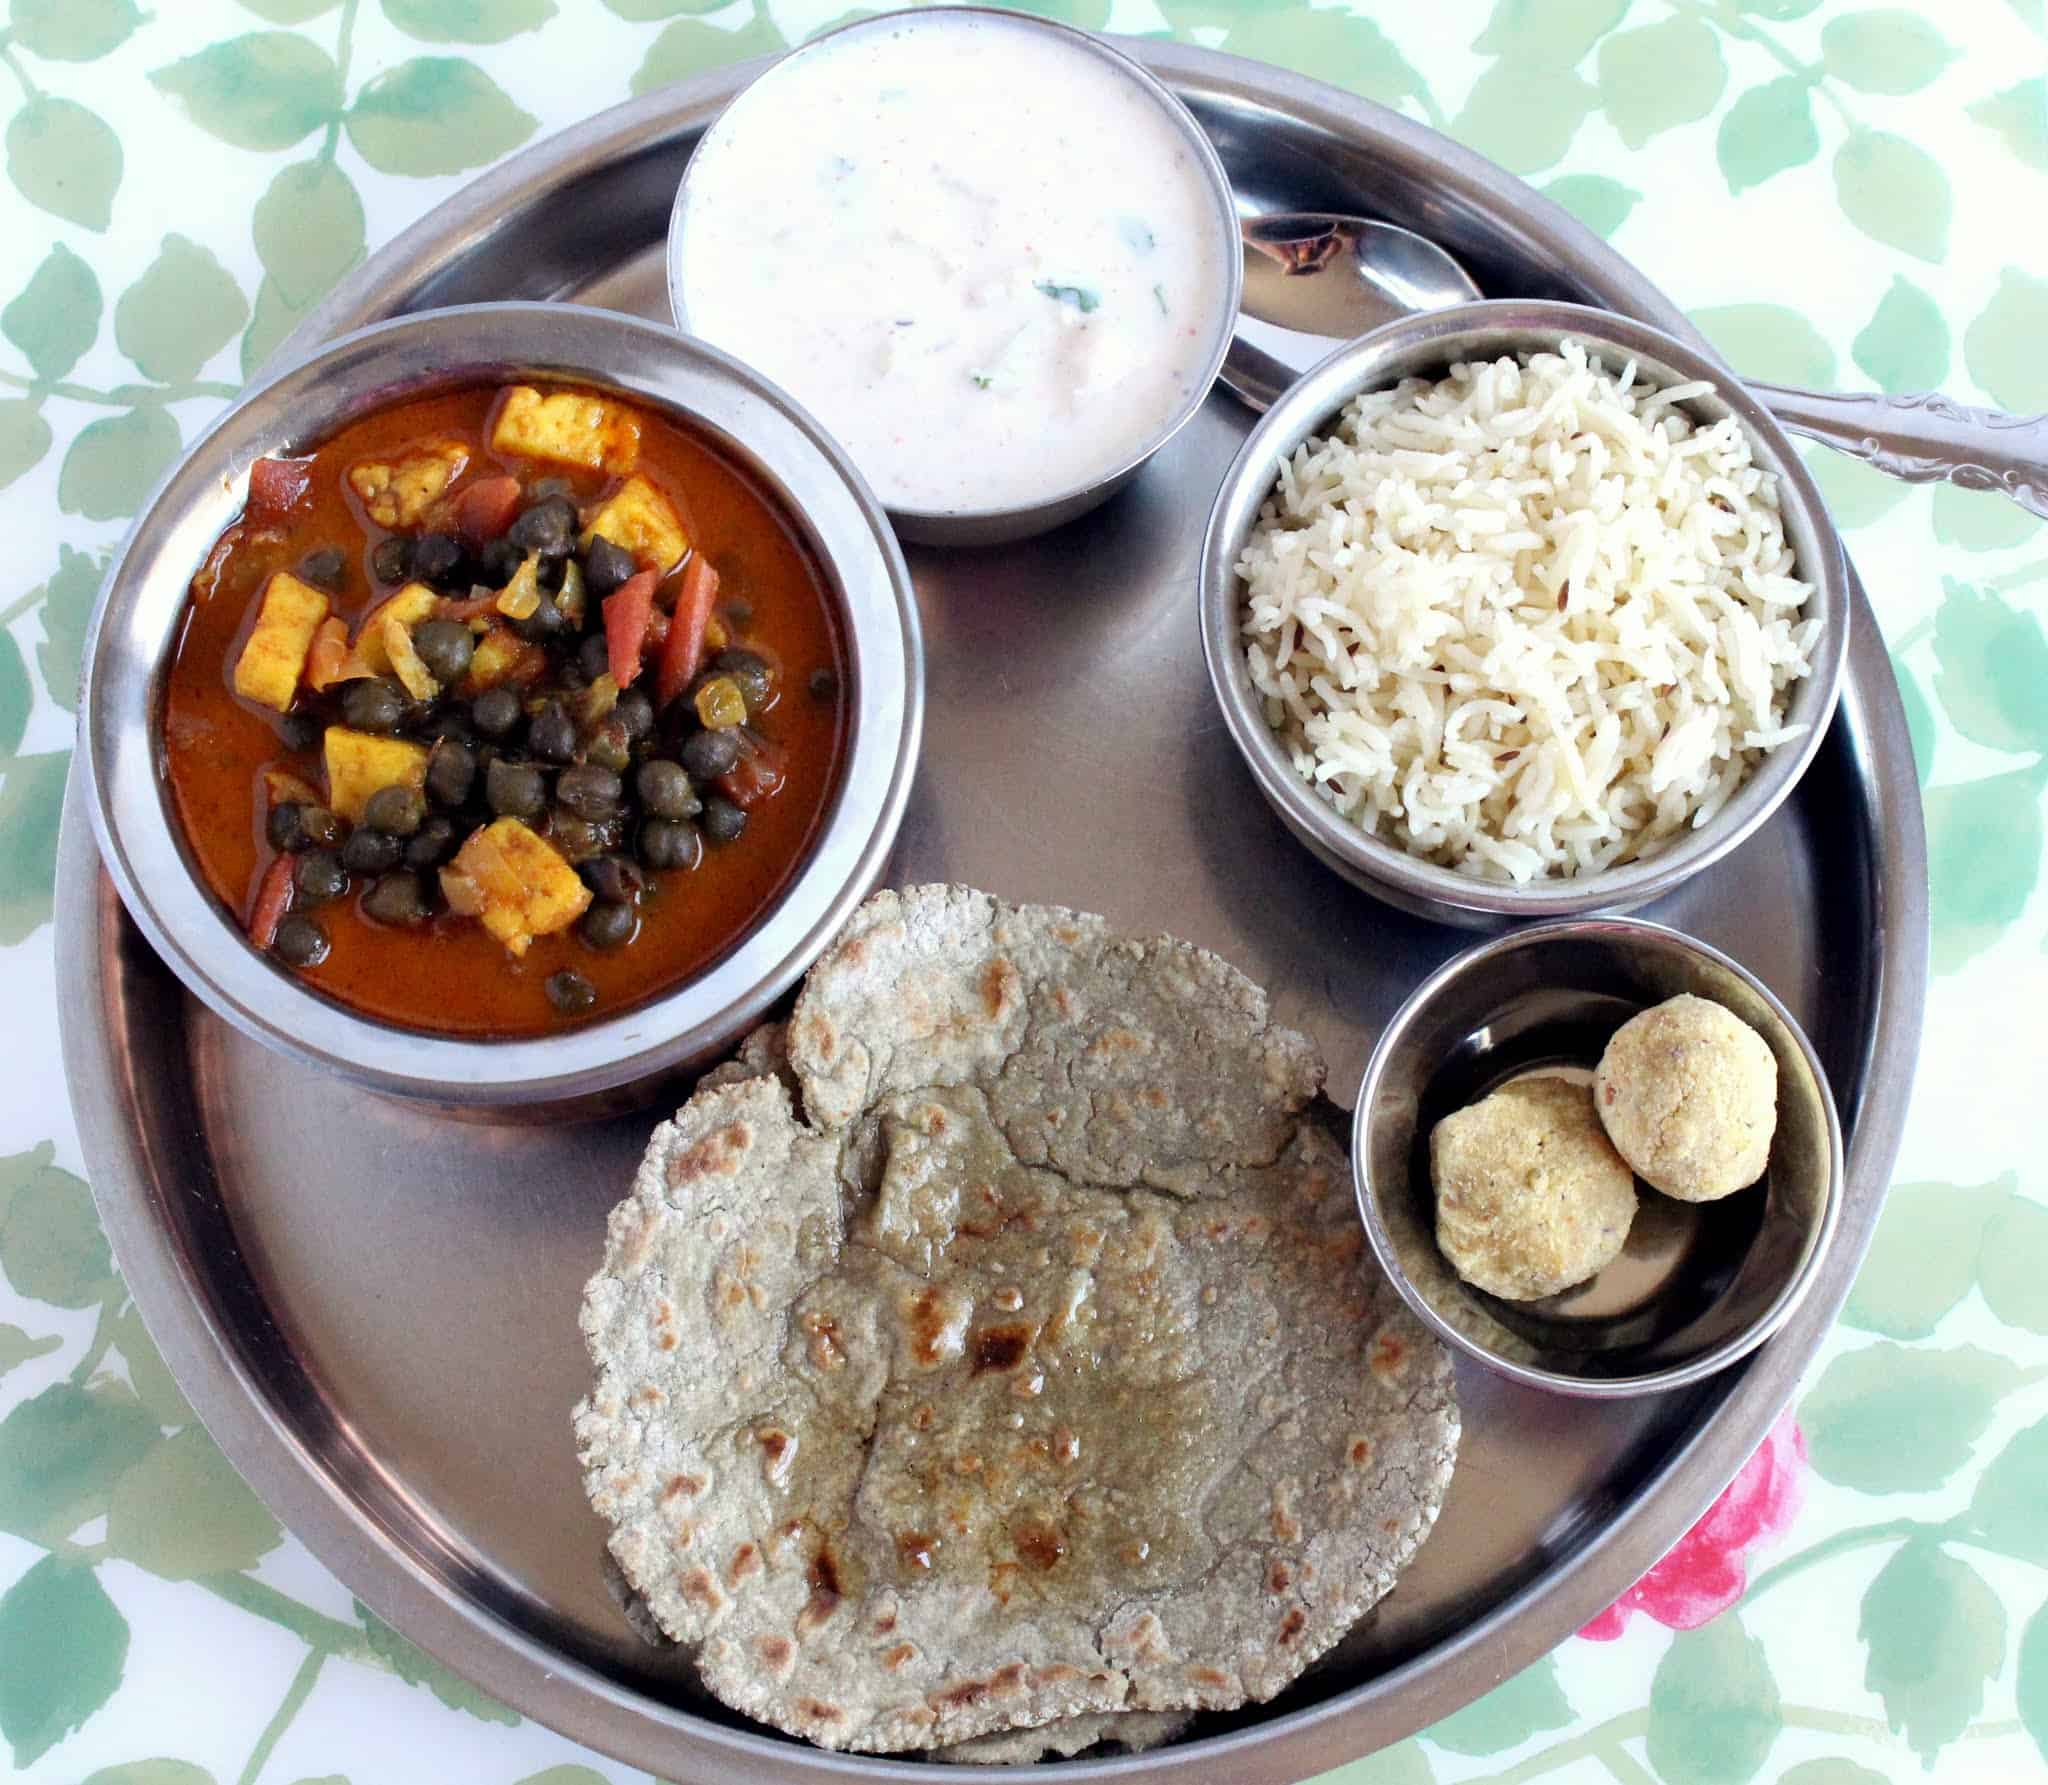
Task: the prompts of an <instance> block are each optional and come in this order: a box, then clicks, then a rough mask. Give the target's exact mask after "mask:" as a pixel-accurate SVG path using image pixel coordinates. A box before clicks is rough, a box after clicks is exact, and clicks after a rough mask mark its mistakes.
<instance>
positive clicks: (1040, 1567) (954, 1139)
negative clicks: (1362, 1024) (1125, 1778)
mask: <svg viewBox="0 0 2048 1785" xmlns="http://www.w3.org/2000/svg"><path fill="white" fill-rule="evenodd" d="M1322 1074H1323V1069H1322V1065H1321V1062H1320V1061H1319V1060H1318V1059H1317V1057H1316V1054H1315V1052H1314V1049H1313V1048H1312V1047H1311V1045H1310V1044H1309V1042H1308V1041H1307V1040H1306V1039H1305V1038H1304V1037H1302V1036H1300V1035H1297V1034H1295V1033H1293V1032H1292V1031H1290V1030H1287V1029H1283V1028H1279V1027H1276V1026H1275V1025H1274V1024H1272V1023H1271V1022H1270V1021H1269V1020H1268V1015H1267V1007H1266V999H1265V995H1264V994H1263V993H1262V992H1261V991H1260V990H1259V989H1258V988H1257V987H1256V986H1254V985H1253V984H1252V983H1251V982H1250V981H1249V980H1247V979H1245V978H1244V977H1243V976H1242V975H1241V974H1239V973H1238V972H1236V971H1235V970H1234V969H1232V968H1231V967H1229V966H1227V965H1226V964H1225V963H1224V962H1222V961H1220V960H1218V959H1217V958H1216V957H1215V956H1213V955H1209V954H1205V953H1204V952H1203V951H1201V950H1200V949H1197V948H1193V947H1190V946H1189V945H1187V944H1185V943H1181V942H1175V941H1172V940H1170V939H1166V938H1153V939H1149V940H1132V939H1129V938H1124V937H1119V936H1117V935H1115V934H1113V933H1112V932H1111V931H1110V930H1109V929H1108V928H1107V926H1106V925H1105V924H1104V923H1103V922H1102V920H1100V919H1099V918H1093V917H1085V916H1081V915H1078V914H1076V913H1074V912H1070V911H1063V910H1058V909H1054V908H1048V907H1031V906H1027V907H1022V908H1015V907H1010V906H1006V905H1004V904H1002V903H1000V902H999V901H997V900H995V899H993V898H991V897H989V896H988V895H986V894H984V893H978V892H973V891H970V890H967V889H965V888H960V887H920V888H916V889H914V890H912V891H909V892H905V893H882V894H879V895H878V896H876V897H875V898H873V899H871V900H869V901H868V902H867V904H865V905H864V906H863V907H862V908H861V909H860V911H859V912H858V913H857V914H856V915H855V917H854V920H853V922H852V923H851V925H850V926H849V927H848V929H847V931H846V932H845V934H844V935H843V936H841V938H840V939H839V940H838V942H837V943H835V944H834V946H833V947H832V949H831V950H830V951H829V952H828V953H827V954H825V955H824V956H822V957H821V958H820V959H819V961H818V963H817V964H816V965H815V966H814V967H813V968H812V969H811V972H810V975H809V977H808V979H807V981H806V983H805V986H804V989H803V991H802V993H801V995H800V996H799V997H798V999H797V1002H796V1006H795V1010H794V1012H793V1014H792V1016H791V1018H790V1021H789V1023H788V1025H787V1028H786V1029H774V1030H766V1031H761V1032H757V1034H756V1035H755V1036H754V1037H753V1038H751V1039H750V1041H749V1042H748V1044H747V1046H746V1047H745V1048H744V1049H743V1051H742V1055H741V1058H740V1059H739V1060H737V1061H735V1062H734V1063H732V1064H731V1065H728V1066H725V1067H721V1068H719V1069H718V1070H717V1071H715V1072H713V1073H712V1074H711V1075H710V1076H709V1077H708V1078H707V1079H706V1080H705V1081H704V1082H703V1083H702V1084H700V1086H699V1087H698V1089H697V1091H696V1092H695V1094H694V1095H693V1096H692V1097H691V1098H690V1100H689V1102H688V1103H687V1104H686V1105H684V1107H683V1108H682V1109H681V1110H679V1111H678V1112H677V1113H676V1116H675V1119H674V1120H673V1121H669V1122H664V1123H662V1125H661V1126H660V1127H659V1128H658V1129H656V1131H655V1134H654V1139H653V1142H652V1144H651V1145H650V1147H649V1148H648V1152H647V1157H646V1160H645V1162H644V1163H643V1165H642V1166H641V1169H640V1172H639V1175H638V1177H637V1178H636V1179H635V1181H634V1185H633V1192H632V1194H631V1196H629V1197H628V1198H627V1199H626V1201H625V1202H623V1203H621V1204H620V1205H619V1206H618V1208H616V1209H615V1210H613V1212H612V1215H611V1220H610V1226H609V1232H608V1235H607V1243H606V1248H605V1257H604V1263H603V1266H602V1268H601V1269H600V1270H599V1272H598V1274H597V1275H596V1276H595V1277H593V1278H592V1279H591V1281H590V1284H589V1286H588V1288H587V1290H586V1292H585V1300H584V1306H583V1317H582V1323H583V1332H584V1336H585V1338H586V1340H587V1342H588V1344H589V1347H590V1353H591V1357H592V1359H593V1361H594V1362H595V1364H596V1366H597V1372H598V1377H597V1383H596V1386H595V1388H594V1389H593V1390H592V1392H591V1394H590V1396H589V1398H588V1399H587V1400H586V1401H584V1402H583V1403H582V1404H581V1405H579V1407H578V1408H577V1410H576V1439H577V1444H578V1446H579V1450H580V1454H581V1459H582V1464H583V1468H584V1481H585V1486H586V1488H587V1490H588V1492H589V1495H590V1500H591V1504H592V1505H593V1506H594V1507H595V1508H596V1509H597V1511H598V1513H599V1514H600V1515H601V1516H602V1517H603V1518H604V1519H605V1520H606V1521H607V1522H608V1523H609V1524H610V1526H611V1537H610V1546H611V1551H612V1554H613V1556H614V1557H615V1558H616V1559H617V1562H618V1564H619V1567H620V1568H621V1570H622V1571H623V1573H624V1575H625V1577H626V1580H627V1581H628V1582H629V1583H630V1585H631V1586H632V1587H633V1589H635V1591H636V1592H637V1593H638V1594H639V1596H640V1597H641V1599H642V1600H643V1601H644V1604H645V1607H646V1609H647V1611H649V1612H650V1613H651V1614H652V1616H653V1618H654V1620H655V1621H656V1622H657V1623H658V1624H659V1626H660V1628H661V1629H662V1630H663V1631H665V1632H666V1633H667V1634H668V1635H669V1636H670V1637H672V1638H674V1639H675V1640H676V1641H677V1642H679V1643H682V1644H685V1645H686V1646H687V1647H688V1648H689V1650H690V1651H691V1652H692V1655H693V1658H694V1661H695V1664H696V1667H697V1669H698V1671H699V1673H700V1675H701V1677H702V1679H703V1682H704V1684H705V1685H706V1687H708V1689H709V1690H710V1691H711V1692H713V1693H715V1694H716V1695H717V1696H718V1697H719V1698H721V1699H723V1700H724V1701H725V1702H726V1703H727V1704H729V1705H731V1706H733V1707H734V1708H735V1709H737V1710H740V1711H742V1712H745V1713H746V1714H747V1715H748V1716H751V1717H755V1718H758V1719H760V1720H761V1721H762V1722H764V1723H769V1724H772V1725H774V1726H775V1727H777V1728H779V1729H783V1730H787V1731H789V1732H790V1733H792V1734H795V1735H799V1736H805V1737H808V1738H809V1739H810V1740H812V1741H815V1742H818V1743H821V1744H823V1745H825V1746H827V1747H833V1748H854V1749H862V1750H867V1751H870V1752H892V1751H901V1750H907V1749H927V1750H930V1749H943V1750H946V1757H948V1758H959V1759H980V1760H1021V1759H1030V1758H1034V1757H1037V1756H1040V1755H1042V1754H1045V1753H1060V1754H1067V1753H1074V1752H1078V1751H1079V1750H1081V1749H1082V1748H1085V1747H1088V1746H1091V1745H1093V1744H1097V1743H1102V1742H1110V1743H1118V1744H1122V1745H1126V1746H1138V1745H1143V1744H1146V1743H1150V1742H1154V1741H1158V1740H1163V1739H1166V1738H1168V1737H1169V1736H1171V1735H1172V1734H1174V1733H1176V1731H1177V1730H1178V1728H1179V1726H1180V1724H1181V1723H1182V1722H1183V1721H1184V1720H1185V1718H1186V1717H1187V1716H1188V1714H1189V1713H1191V1712H1194V1711H1197V1710H1204V1709H1218V1710H1222V1709H1229V1708H1231V1707H1234V1706H1237V1705H1242V1704H1244V1703H1247V1702H1250V1701H1258V1700H1263V1699H1267V1698H1270V1697H1272V1696H1273V1695H1274V1694H1275V1693H1276V1692H1278V1691H1280V1690H1281V1689H1282V1688H1283V1687H1284V1686H1286V1685H1287V1684H1288V1683H1289V1682H1290V1681H1292V1680H1294V1679H1295V1678H1297V1677H1298V1676H1299V1675H1300V1674H1301V1672H1302V1670H1303V1669H1304V1668H1305V1667H1307V1666H1308V1665H1309V1663H1310V1662H1312V1661H1313V1660H1314V1659H1315V1658H1316V1657H1317V1656H1318V1655H1320V1654H1321V1653H1322V1652H1323V1651H1324V1650H1326V1649H1327V1648H1329V1647H1330V1646H1331V1645H1332V1644H1333V1643H1335V1642H1336V1641H1337V1640H1338V1639H1339V1638H1340V1637H1341V1636H1343V1634H1344V1633H1345V1631H1346V1630H1348V1629H1349V1628H1350V1627H1351V1625H1352V1624H1353V1623H1354V1622H1355V1621H1356V1620H1357V1619H1358V1617H1359V1616H1360V1614H1361V1613H1363V1612H1364V1611H1365V1610H1366V1608H1367V1607H1369V1606H1370V1605H1372V1604H1373V1602H1374V1601H1375V1600H1377V1599H1378V1598H1379V1597H1380V1596H1381V1595H1382V1594H1384V1593H1385V1592H1386V1591H1387V1589H1388V1588H1389V1587H1390V1586H1392V1585H1393V1582H1394V1578H1395V1576H1396V1575H1397V1574H1398V1573H1399V1571H1400V1570H1401V1568H1402V1567H1403V1565H1404V1564H1405V1563H1406V1562H1407V1561H1408V1559H1409V1558H1410V1557H1411V1556H1412V1555H1413V1554H1414V1552H1415V1550H1416V1548H1417V1546H1418V1545H1419V1544H1420V1543H1421V1542H1422V1540H1423V1538H1424V1537H1425V1536H1426V1535H1427V1534H1428V1532H1429V1528H1430V1526H1431V1524H1432V1523H1433V1522H1434V1520H1435V1517H1436V1513H1437V1508H1438V1506H1439V1505H1440V1504H1441V1502H1442V1498H1443V1493H1444V1489H1445V1487H1446V1485H1447V1484H1448V1481H1449V1478H1450V1473H1451V1464H1452V1458H1453V1454H1454V1452H1455V1450H1456V1445H1457V1437H1458V1414H1457V1406H1456V1402H1455V1400H1454V1398H1453V1393H1452V1381H1451V1368H1450V1363H1449V1360H1448V1358H1447V1357H1446V1355H1445V1354H1444V1352H1443V1350H1442V1349H1441V1347H1439V1346H1438V1345H1437V1344H1436V1343H1435V1342H1434V1341H1433V1340H1432V1339H1430V1338H1429V1337H1428V1336H1427V1335H1426V1334H1425V1333H1424V1331H1423V1330H1422V1328H1421V1327H1420V1326H1419V1325H1418V1324H1417V1323H1416V1322H1415V1321H1414V1320H1413V1319H1412V1318H1411V1317H1410V1316H1409V1315H1408V1314H1407V1313H1406V1311H1405V1310H1404V1309H1403V1308H1402V1307H1401V1305H1400V1303H1399V1301H1398V1299H1397V1298H1396V1297H1395V1295H1394V1293H1393V1291H1392V1290H1391V1289H1390V1288H1389V1287H1388V1286H1387V1285H1386V1283H1385V1281H1384V1279H1382V1278H1381V1277H1380V1275H1379V1273H1378V1271H1377V1269H1376V1268H1375V1267H1374V1265H1373V1264H1372V1262H1371V1260H1370V1258H1369V1257H1368V1256H1367V1255H1366V1254H1365V1252H1364V1249H1363V1240H1362V1235H1361V1232H1360V1228H1359V1222H1358V1216H1357V1212H1356V1209H1355V1207H1354V1205H1353V1202H1352V1196H1351V1187H1350V1171H1349V1167H1348V1164H1347V1162H1346V1157H1345V1153H1344V1150H1343V1147H1342V1145H1341V1143H1340V1142H1339V1141H1337V1140H1336V1139H1333V1138H1332V1135H1331V1133H1330V1132H1329V1130H1328V1128H1327V1127H1326V1125H1325V1122H1324V1120H1323V1115H1326V1114H1327V1113H1329V1112H1328V1111H1327V1106H1318V1101H1317V1093H1318V1092H1319V1090H1320V1088H1321V1081H1322ZM1319 1107H1320V1108H1321V1109H1322V1112H1323V1114H1318V1108H1319Z"/></svg>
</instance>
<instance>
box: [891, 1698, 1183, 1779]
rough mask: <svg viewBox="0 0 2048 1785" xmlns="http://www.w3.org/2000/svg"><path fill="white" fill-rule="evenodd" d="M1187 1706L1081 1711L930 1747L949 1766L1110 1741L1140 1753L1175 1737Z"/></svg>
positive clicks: (1079, 1749) (1018, 1762) (1027, 1760)
mask: <svg viewBox="0 0 2048 1785" xmlns="http://www.w3.org/2000/svg"><path fill="white" fill-rule="evenodd" d="M1194 1720H1195V1714H1194V1712H1193V1711H1086V1712H1083V1713H1082V1714H1081V1715H1079V1716H1074V1717H1061V1718H1059V1719H1057V1720H1056V1721H1054V1722H1051V1723H1038V1724H1033V1725H1030V1726H1029V1727H1026V1728H1023V1729H1002V1730H998V1731H996V1732H995V1733H994V1734H992V1735H977V1736H972V1737H970V1738H969V1739H968V1740H966V1741H964V1742H948V1743H947V1744H946V1745H945V1746H944V1747H942V1748H933V1749H931V1750H930V1758H932V1759H933V1760H940V1761H944V1762H946V1764H948V1765H949V1766H1030V1765H1032V1764H1033V1763H1034V1762H1036V1761H1040V1760H1044V1759H1046V1758H1047V1757H1048V1756H1052V1755H1056V1756H1058V1758H1060V1759H1061V1760H1072V1759H1073V1758H1074V1757H1075V1755H1077V1754H1082V1753H1085V1752H1087V1751H1088V1750H1089V1749H1091V1748H1099V1747H1115V1748H1120V1749H1121V1750H1122V1751H1123V1752H1124V1753H1126V1754H1142V1753H1144V1752H1145V1751H1146V1750H1147V1749H1148V1748H1163V1747H1164V1746H1165V1745H1166V1744H1167V1743H1168V1742H1171V1741H1178V1740H1179V1739H1180V1737H1181V1736H1183V1735H1184V1734H1186V1733H1187V1728H1188V1725H1189V1724H1191V1723H1192V1722H1194Z"/></svg>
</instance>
